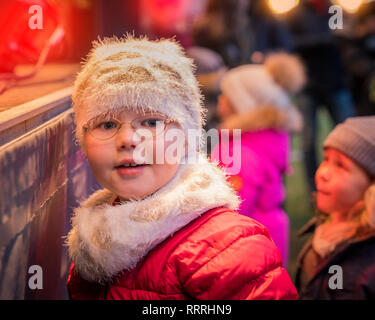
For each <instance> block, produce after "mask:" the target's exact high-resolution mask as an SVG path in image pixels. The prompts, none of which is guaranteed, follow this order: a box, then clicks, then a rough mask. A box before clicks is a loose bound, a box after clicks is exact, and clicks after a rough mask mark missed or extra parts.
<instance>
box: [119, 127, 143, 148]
mask: <svg viewBox="0 0 375 320" xmlns="http://www.w3.org/2000/svg"><path fill="white" fill-rule="evenodd" d="M139 142H140V141H139V138H138V137H137V135H136V134H135V130H134V129H133V128H132V126H131V125H130V124H129V123H123V124H122V126H121V128H120V130H119V131H118V132H117V135H116V146H117V148H118V149H134V148H136V147H137V145H138V143H139Z"/></svg>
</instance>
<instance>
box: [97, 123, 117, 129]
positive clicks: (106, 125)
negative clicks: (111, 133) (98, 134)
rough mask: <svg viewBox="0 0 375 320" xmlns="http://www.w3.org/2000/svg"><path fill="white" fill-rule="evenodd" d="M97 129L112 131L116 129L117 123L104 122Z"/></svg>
mask: <svg viewBox="0 0 375 320" xmlns="http://www.w3.org/2000/svg"><path fill="white" fill-rule="evenodd" d="M98 127H99V128H100V129H104V130H112V129H116V127H117V123H116V122H114V121H106V122H102V123H101V124H100V125H99V126H98Z"/></svg>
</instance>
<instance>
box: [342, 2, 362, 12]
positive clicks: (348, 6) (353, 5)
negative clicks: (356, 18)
mask: <svg viewBox="0 0 375 320" xmlns="http://www.w3.org/2000/svg"><path fill="white" fill-rule="evenodd" d="M336 3H337V4H338V5H339V6H341V7H342V8H343V9H344V10H345V11H347V12H349V13H355V12H356V11H357V10H358V9H359V7H360V6H361V5H362V3H363V0H336Z"/></svg>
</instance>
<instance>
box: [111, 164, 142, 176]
mask: <svg viewBox="0 0 375 320" xmlns="http://www.w3.org/2000/svg"><path fill="white" fill-rule="evenodd" d="M148 166H149V164H134V163H128V164H123V165H119V166H117V167H115V169H116V171H117V173H118V174H120V175H122V176H137V175H139V174H141V173H142V172H143V170H144V169H145V168H146V167H148Z"/></svg>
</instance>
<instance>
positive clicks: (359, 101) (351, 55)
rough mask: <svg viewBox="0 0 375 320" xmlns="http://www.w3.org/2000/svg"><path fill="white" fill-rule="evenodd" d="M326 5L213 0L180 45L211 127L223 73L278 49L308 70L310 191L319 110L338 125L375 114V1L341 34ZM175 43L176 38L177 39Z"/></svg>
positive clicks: (304, 106)
mask: <svg viewBox="0 0 375 320" xmlns="http://www.w3.org/2000/svg"><path fill="white" fill-rule="evenodd" d="M331 5H332V2H331V1H329V0H303V1H300V2H299V4H298V6H296V7H295V8H293V9H292V10H290V12H287V13H284V14H276V13H275V12H274V11H272V10H271V8H270V6H269V1H262V0H220V1H218V0H208V1H207V2H206V7H205V11H204V12H203V14H201V15H200V16H198V17H197V18H196V19H195V20H194V22H193V23H192V27H191V29H189V31H188V33H189V36H190V37H191V38H190V39H188V40H187V38H188V36H187V35H186V34H185V35H184V37H181V39H183V41H182V42H185V44H186V45H185V47H187V48H188V50H187V52H188V54H189V55H190V56H191V57H192V58H193V59H194V60H195V63H196V64H197V65H198V69H197V75H198V79H199V80H200V83H201V84H202V89H203V92H204V95H205V97H206V99H205V100H206V106H207V108H208V110H209V111H208V122H207V129H209V128H212V127H216V126H217V125H218V122H219V119H218V118H217V113H216V111H215V108H216V104H217V97H218V95H219V92H220V88H219V82H220V77H221V76H222V75H223V72H224V70H226V69H230V68H234V67H237V66H240V65H243V64H249V63H253V64H261V63H263V62H264V59H265V57H266V56H267V55H268V54H270V53H273V52H280V51H283V52H287V53H294V54H297V55H298V56H299V57H300V58H301V59H302V61H303V63H304V65H305V68H306V71H307V78H308V81H307V84H306V86H305V88H304V90H302V92H300V93H299V94H298V95H297V96H296V97H295V100H296V104H297V105H298V107H299V108H300V110H301V111H302V112H303V115H304V119H305V126H304V130H303V137H304V143H303V152H304V158H305V164H306V174H307V177H308V182H309V187H310V190H311V191H314V190H315V182H314V173H315V171H316V169H317V151H316V149H317V146H316V140H317V126H318V124H317V111H318V109H319V108H320V107H324V108H326V109H327V111H328V112H329V114H330V116H331V118H332V120H333V122H334V123H335V124H337V123H340V122H342V121H344V120H345V119H346V118H348V117H350V116H354V115H362V116H363V115H372V114H375V91H374V90H375V77H374V61H375V60H374V58H375V55H374V54H375V4H374V3H373V2H368V3H363V4H362V6H361V7H360V9H359V10H358V11H357V12H355V13H351V14H349V13H346V12H345V11H344V12H343V19H344V23H343V29H341V30H340V29H338V30H332V29H330V26H329V21H330V19H331V18H332V13H330V12H329V7H330V6H331ZM177 38H178V36H177Z"/></svg>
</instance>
